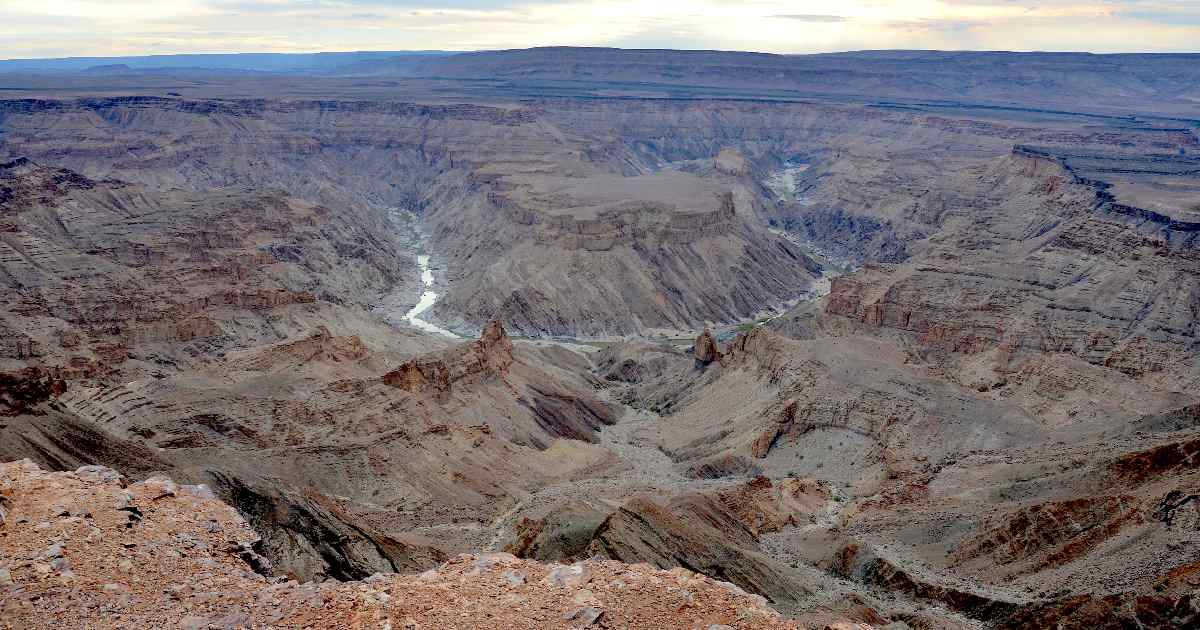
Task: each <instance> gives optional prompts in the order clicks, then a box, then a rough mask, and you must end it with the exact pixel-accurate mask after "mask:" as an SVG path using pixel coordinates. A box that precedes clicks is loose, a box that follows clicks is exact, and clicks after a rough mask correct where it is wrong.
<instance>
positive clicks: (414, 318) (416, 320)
mask: <svg viewBox="0 0 1200 630" xmlns="http://www.w3.org/2000/svg"><path fill="white" fill-rule="evenodd" d="M417 266H418V267H420V268H421V283H422V284H424V285H425V292H424V293H422V294H421V298H420V299H419V300H417V305H416V306H414V307H412V309H410V310H409V311H408V312H407V313H405V314H404V321H406V322H408V323H410V324H412V325H413V326H416V327H417V328H420V329H421V330H424V331H425V332H431V333H434V334H438V335H444V336H446V337H452V338H454V339H458V338H459V336H458V335H456V334H454V333H452V332H450V331H449V330H446V329H445V328H442V327H441V326H438V325H436V324H431V323H429V322H427V321H425V320H423V319H421V313H424V312H425V311H427V310H429V309H430V308H433V305H434V304H435V303H437V299H438V294H437V292H435V291H433V270H431V269H430V268H429V256H426V255H418V256H417Z"/></svg>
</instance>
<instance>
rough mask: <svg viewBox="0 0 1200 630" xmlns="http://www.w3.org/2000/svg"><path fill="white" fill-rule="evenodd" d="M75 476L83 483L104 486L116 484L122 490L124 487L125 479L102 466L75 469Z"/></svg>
mask: <svg viewBox="0 0 1200 630" xmlns="http://www.w3.org/2000/svg"><path fill="white" fill-rule="evenodd" d="M75 476H77V477H79V478H80V479H82V480H84V481H91V482H94V483H104V484H109V483H113V484H118V485H120V486H121V487H122V488H124V487H125V478H124V477H122V476H121V473H119V472H117V471H115V470H113V469H111V468H107V467H104V466H80V467H79V468H77V469H75Z"/></svg>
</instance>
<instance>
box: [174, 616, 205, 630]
mask: <svg viewBox="0 0 1200 630" xmlns="http://www.w3.org/2000/svg"><path fill="white" fill-rule="evenodd" d="M208 623H209V622H208V618H207V617H197V616H196V615H188V616H187V617H184V618H183V619H182V620H180V621H179V628H180V630H204V628H207V627H208Z"/></svg>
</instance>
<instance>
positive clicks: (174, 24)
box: [0, 0, 1200, 59]
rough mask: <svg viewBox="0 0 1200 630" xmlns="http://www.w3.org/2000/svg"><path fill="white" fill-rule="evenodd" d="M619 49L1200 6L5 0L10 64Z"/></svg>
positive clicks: (1199, 1) (1113, 18) (1174, 46)
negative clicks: (214, 55)
mask: <svg viewBox="0 0 1200 630" xmlns="http://www.w3.org/2000/svg"><path fill="white" fill-rule="evenodd" d="M550 45H572V46H618V47H623V48H686V49H715V50H753V51H761V52H774V53H813V52H832V51H844V50H863V49H884V48H907V49H943V50H967V49H971V50H1056V51H1064V50H1069V51H1090V52H1200V0H1091V1H1088V0H1044V1H1034V0H902V1H901V0H790V1H784V0H740V1H739V0H688V1H684V0H149V1H147V0H38V1H33V0H0V58H5V59H13V58H35V57H67V56H119V55H142V54H167V53H197V52H317V51H346V50H488V49H500V48H525V47H530V46H550Z"/></svg>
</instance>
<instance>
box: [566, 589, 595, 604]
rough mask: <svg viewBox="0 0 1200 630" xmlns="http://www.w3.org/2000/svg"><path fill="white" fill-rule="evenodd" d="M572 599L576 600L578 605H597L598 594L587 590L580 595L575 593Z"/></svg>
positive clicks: (580, 592)
mask: <svg viewBox="0 0 1200 630" xmlns="http://www.w3.org/2000/svg"><path fill="white" fill-rule="evenodd" d="M572 599H574V601H575V603H576V604H580V605H587V604H595V603H597V600H596V594H595V593H593V592H592V591H590V590H588V589H586V588H585V589H583V590H582V591H579V592H578V593H575V597H574V598H572Z"/></svg>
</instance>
